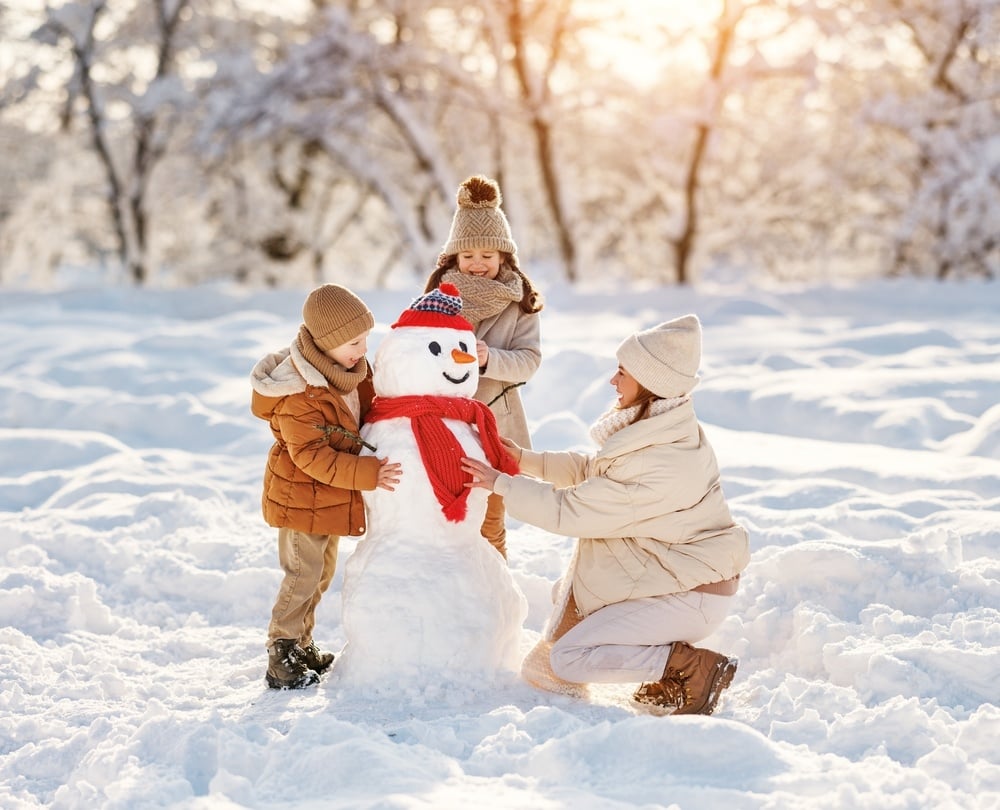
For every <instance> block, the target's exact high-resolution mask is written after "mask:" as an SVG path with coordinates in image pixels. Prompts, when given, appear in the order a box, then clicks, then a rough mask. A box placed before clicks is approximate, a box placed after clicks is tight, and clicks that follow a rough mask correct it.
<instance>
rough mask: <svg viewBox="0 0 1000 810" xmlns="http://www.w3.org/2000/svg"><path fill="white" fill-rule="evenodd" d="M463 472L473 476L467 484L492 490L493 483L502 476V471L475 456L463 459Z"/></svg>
mask: <svg viewBox="0 0 1000 810" xmlns="http://www.w3.org/2000/svg"><path fill="white" fill-rule="evenodd" d="M462 472H465V473H468V474H469V475H471V476H472V480H471V481H470V482H469V483H467V484H466V485H465V486H467V487H470V488H471V487H478V488H479V489H488V490H489V491H490V492H492V491H493V485H494V484H495V483H496V481H497V478H499V477H500V473H499V472H497V471H496V470H494V469H493V468H492V467H491V466H490V465H489V464H484V463H483V462H481V461H478V460H477V459H474V458H463V459H462Z"/></svg>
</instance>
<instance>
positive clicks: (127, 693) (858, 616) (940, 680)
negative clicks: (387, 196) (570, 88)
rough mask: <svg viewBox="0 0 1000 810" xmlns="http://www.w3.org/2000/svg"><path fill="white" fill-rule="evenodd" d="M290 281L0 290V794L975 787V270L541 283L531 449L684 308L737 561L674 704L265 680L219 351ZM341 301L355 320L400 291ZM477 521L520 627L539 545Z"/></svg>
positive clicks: (199, 800)
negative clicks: (811, 283) (496, 550)
mask: <svg viewBox="0 0 1000 810" xmlns="http://www.w3.org/2000/svg"><path fill="white" fill-rule="evenodd" d="M415 286H416V285H415ZM305 292H306V291H305V290H299V291H294V292H280V293H276V292H267V293H263V292H261V293H248V292H244V291H239V290H233V289H229V288H211V289H200V290H187V291H171V292H150V291H147V292H141V291H134V290H127V289H99V290H98V289H95V290H77V291H65V292H59V293H49V294H35V293H25V292H12V291H9V290H5V291H3V292H2V294H0V342H2V345H3V347H4V351H3V355H2V360H0V368H2V371H3V373H2V374H0V672H2V684H3V685H2V691H0V807H3V808H5V810H22V809H23V808H37V807H53V808H88V809H89V808H137V809H140V808H141V809H145V808H155V807H170V808H199V809H201V810H209V809H211V810H217V809H221V810H226V808H261V809H263V808H316V809H317V810H318V808H342V809H344V810H347V809H350V810H360V809H367V808H394V809H399V810H403V809H404V808H405V809H406V810H416V809H417V808H427V810H431V809H433V810H442V808H444V809H450V808H455V809H456V810H458V808H462V810H465V809H466V808H505V809H506V808H525V809H526V810H527V809H530V810H555V809H556V808H574V810H615V808H672V807H677V808H698V809H699V810H710V809H711V808H720V810H721V809H723V808H724V810H733V809H734V808H736V809H737V810H744V809H745V808H776V809H777V808H781V809H782V810H785V809H787V808H873V810H874V809H876V808H877V810H887V809H891V808H935V809H936V810H942V809H947V808H997V807H1000V756H998V753H997V750H998V745H997V742H998V740H1000V708H998V706H997V696H998V694H1000V687H998V682H1000V405H998V404H997V403H1000V284H996V283H994V284H978V283H977V284H971V283H970V284H949V285H938V284H934V283H917V282H912V281H907V282H896V283H878V284H869V285H866V286H862V287H858V288H852V289H837V288H833V287H823V288H811V289H800V290H785V291H777V290H773V291H768V292H762V291H759V290H749V289H743V288H730V287H705V288H702V289H700V290H696V291H692V290H681V291H678V290H675V289H660V290H646V291H639V290H637V291H633V292H628V293H624V294H622V293H617V294H614V295H612V294H609V293H607V292H598V291H593V292H590V293H586V292H580V291H571V290H568V289H563V288H555V289H553V288H550V289H548V290H547V298H548V308H547V309H546V311H545V312H544V313H543V315H542V328H543V356H544V359H543V362H542V366H541V369H540V370H539V372H538V374H537V376H536V377H535V379H534V380H532V381H531V382H530V383H529V384H528V385H527V386H526V387H525V388H524V389H522V390H523V392H524V399H525V405H526V408H527V410H528V414H529V417H530V418H531V420H532V428H533V432H534V437H535V444H536V447H540V448H543V449H544V448H565V447H570V446H587V444H588V439H587V428H588V426H589V424H590V423H591V422H592V421H593V420H594V419H595V418H596V417H597V416H598V415H599V414H600V413H601V412H602V411H603V410H604V409H605V407H606V406H607V405H608V404H609V403H610V402H611V401H612V394H613V391H612V389H611V387H610V386H609V385H608V383H607V380H608V379H609V378H610V376H611V374H612V372H613V370H614V365H615V361H614V350H615V348H616V347H617V345H618V343H619V341H620V340H621V339H622V338H623V337H624V336H626V335H627V334H628V333H629V332H631V331H633V330H635V329H638V328H645V327H647V326H650V325H652V324H654V323H656V322H659V321H661V320H664V319H666V318H668V317H673V316H676V315H680V314H683V313H685V312H696V313H697V314H698V315H699V316H700V317H701V318H702V321H703V324H704V327H705V338H704V340H705V346H704V362H703V366H702V378H703V382H702V384H701V385H700V386H699V388H698V389H696V391H695V406H696V410H697V412H698V414H699V416H700V417H701V419H702V421H703V422H704V423H705V427H706V432H707V433H708V436H709V438H710V440H711V441H712V442H713V444H714V446H715V449H716V453H717V455H718V457H719V461H720V464H721V466H722V470H723V483H724V488H725V490H726V493H727V495H728V496H729V499H730V503H731V506H732V509H733V512H734V514H735V515H736V517H737V519H738V520H739V521H741V522H742V523H744V524H745V525H746V526H747V528H748V529H749V530H750V533H751V543H752V549H753V560H752V562H751V564H750V567H749V569H748V570H747V571H746V573H745V575H744V580H743V588H742V590H741V592H740V593H739V595H738V596H737V598H736V600H735V606H734V611H733V613H732V615H731V616H730V618H729V619H728V620H727V621H726V622H725V623H724V624H723V626H722V627H721V628H720V630H719V631H718V632H717V633H716V634H715V636H713V637H712V638H711V639H709V641H708V642H706V646H712V647H714V648H717V649H720V650H722V651H725V652H727V653H729V654H735V655H737V656H738V657H739V658H740V669H739V672H738V673H737V676H736V679H735V681H734V682H733V686H732V687H731V689H730V690H729V691H728V692H727V693H726V694H725V695H724V696H723V699H722V701H721V703H720V706H719V709H718V711H717V714H716V715H715V716H712V717H683V718H673V719H671V718H658V717H651V716H641V715H636V714H633V713H632V712H631V711H630V710H629V709H628V708H627V707H626V706H625V705H624V703H623V701H622V695H623V694H627V692H628V688H624V687H623V688H611V687H606V688H603V689H602V690H597V691H596V692H595V695H594V698H593V700H592V701H590V702H579V701H575V700H573V699H571V698H568V697H562V696H558V697H557V696H553V695H549V694H547V693H543V692H538V691H536V690H534V689H532V688H531V687H529V686H527V685H526V684H524V683H523V682H520V681H519V679H518V678H517V676H516V674H514V673H510V674H506V675H503V676H502V677H500V678H499V679H498V682H497V683H495V684H490V685H482V684H476V683H471V684H469V683H460V682H452V681H451V680H450V679H449V678H448V677H447V673H445V677H443V678H442V683H441V684H440V686H439V687H438V688H425V689H422V690H416V691H414V690H409V691H406V690H404V691H399V690H390V691H388V692H387V691H386V690H380V689H379V688H378V684H372V685H371V686H370V687H366V688H364V689H360V688H357V687H353V688H350V687H348V686H347V685H346V684H341V683H338V675H337V670H336V666H335V667H334V670H333V671H332V672H331V674H330V675H328V676H327V677H325V678H324V680H323V681H322V683H321V684H320V686H319V687H318V688H316V689H312V690H309V691H305V692H275V691H271V690H268V689H266V687H265V685H264V680H263V675H264V667H265V652H264V647H263V645H264V633H265V628H266V624H267V620H268V616H269V612H270V608H271V603H272V600H273V598H274V595H275V593H276V589H277V586H278V582H279V569H278V566H277V561H276V545H275V531H274V530H272V529H270V528H268V527H267V526H266V525H264V523H263V521H262V519H261V518H260V515H259V506H258V503H259V495H260V485H261V473H262V470H263V464H264V457H265V454H266V452H267V449H268V447H269V445H270V438H269V433H268V430H267V426H266V425H265V423H263V422H261V421H259V420H256V419H254V418H253V417H252V416H251V415H250V412H249V407H248V403H249V396H250V390H249V382H248V374H249V371H250V368H251V366H252V365H253V363H254V362H255V361H256V360H257V359H258V358H259V357H260V356H261V355H263V354H264V353H266V352H268V351H272V350H274V349H277V348H280V347H282V346H285V345H287V344H288V342H289V341H290V340H291V339H292V338H293V336H294V334H295V332H296V329H297V327H298V323H299V313H300V308H301V303H302V300H303V299H304V296H305ZM359 292H360V293H361V294H362V296H363V297H364V298H365V299H366V301H368V303H369V305H370V306H371V307H372V309H373V311H374V312H375V316H376V319H377V321H378V325H377V327H376V332H375V334H374V340H373V344H376V345H377V343H378V340H379V338H380V336H381V335H382V334H384V332H385V330H386V328H387V325H388V324H389V323H390V322H392V320H394V319H395V317H396V316H397V315H398V314H399V312H400V311H401V310H402V309H403V308H404V307H405V306H406V305H407V304H408V303H409V301H410V299H411V297H412V296H413V295H415V294H416V292H417V290H416V289H414V290H410V291H403V292H394V291H383V292H365V291H359ZM373 353H374V346H373V348H372V351H371V352H370V354H369V356H372V354H373ZM508 546H509V550H510V551H509V554H510V566H511V569H512V571H513V574H514V577H515V579H516V581H517V583H518V585H519V586H520V587H521V589H522V590H523V592H524V593H525V595H526V596H527V598H528V602H529V614H528V618H527V620H526V623H525V627H524V632H523V636H524V638H523V645H522V646H523V648H524V649H525V650H527V649H528V648H530V646H531V645H532V643H533V642H534V640H535V639H536V638H537V636H538V632H539V631H540V630H541V627H542V625H543V623H544V621H545V617H546V615H547V610H548V600H549V591H550V587H551V585H552V583H553V582H554V581H555V579H556V578H557V577H558V576H559V574H560V573H561V571H562V569H563V566H564V565H565V564H566V562H567V561H568V558H569V554H570V549H571V539H570V538H564V537H558V536H553V535H549V534H547V533H544V532H541V531H539V530H537V529H534V528H532V527H528V526H522V525H519V524H511V531H510V533H509V535H508ZM353 549H354V541H347V540H345V541H344V542H343V543H342V545H341V560H342V561H343V560H345V559H346V558H347V556H348V555H349V554H350V553H351V551H353ZM342 569H343V562H342V564H341V570H342ZM414 576H415V577H421V578H425V579H426V581H427V586H428V587H433V582H434V580H433V575H432V572H414ZM341 582H342V579H341V575H340V574H338V577H337V579H336V581H335V582H334V585H333V588H332V590H331V591H330V593H329V594H328V596H327V598H326V599H325V600H324V602H323V603H322V605H321V608H320V612H319V616H318V619H319V621H318V627H317V638H318V639H319V640H320V641H321V642H322V643H323V644H325V645H327V646H329V647H331V648H333V649H338V648H339V646H340V645H342V644H343V642H344V635H343V627H342V624H341V621H340V618H341V600H340V585H341Z"/></svg>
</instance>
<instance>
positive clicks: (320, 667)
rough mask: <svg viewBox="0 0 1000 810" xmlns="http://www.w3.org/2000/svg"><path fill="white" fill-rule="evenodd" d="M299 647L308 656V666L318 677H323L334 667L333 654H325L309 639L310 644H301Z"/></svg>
mask: <svg viewBox="0 0 1000 810" xmlns="http://www.w3.org/2000/svg"><path fill="white" fill-rule="evenodd" d="M299 647H300V648H301V650H302V652H303V653H305V656H306V666H307V667H309V669H311V670H312V671H313V672H315V673H316V674H317V675H322V674H323V673H324V672H326V671H327V670H328V669H329V668H330V667H331V666H333V653H332V652H323V651H322V650H320V648H319V647H317V646H316V642H315V641H313V640H312V639H309V643H308V644H302V643H301V642H299Z"/></svg>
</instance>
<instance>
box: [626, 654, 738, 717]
mask: <svg viewBox="0 0 1000 810" xmlns="http://www.w3.org/2000/svg"><path fill="white" fill-rule="evenodd" d="M737 663H738V662H737V661H736V659H735V658H726V656H724V655H722V654H721V653H717V652H712V651H711V650H703V649H701V648H699V647H692V646H691V645H690V644H688V643H687V642H684V641H676V642H674V645H673V649H671V650H670V657H669V658H668V659H667V666H666V668H665V669H664V670H663V677H662V678H660V680H658V681H656V682H655V683H644V684H643V685H642V686H640V687H639V688H638V689H636V690H635V694H633V695H632V700H633V701H634V702H635V703H637V704H639V705H640V706H642V707H643V708H646V709H649V710H651V711H653V712H656V713H663V714H666V713H669V714H711V713H712V712H713V711H715V704H716V703H718V702H719V695H720V694H722V690H723V689H725V688H726V687H727V686H729V684H731V683H732V682H733V676H734V675H735V674H736V667H737Z"/></svg>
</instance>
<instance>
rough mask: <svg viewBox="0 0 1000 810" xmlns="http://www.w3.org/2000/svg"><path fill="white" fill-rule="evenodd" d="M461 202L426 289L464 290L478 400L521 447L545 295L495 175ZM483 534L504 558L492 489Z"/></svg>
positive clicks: (475, 182) (499, 508) (498, 504)
mask: <svg viewBox="0 0 1000 810" xmlns="http://www.w3.org/2000/svg"><path fill="white" fill-rule="evenodd" d="M457 198H458V208H457V209H456V210H455V216H454V218H453V220H452V223H451V232H450V233H449V235H448V241H447V242H445V244H444V247H443V248H442V249H441V255H440V256H439V257H438V263H437V267H436V269H435V270H434V272H433V273H431V275H430V277H429V278H428V279H427V284H426V286H425V288H424V292H425V293H428V292H431V291H432V290H435V289H437V288H438V287H440V286H441V283H442V282H448V283H450V284H454V285H455V286H456V287H457V288H458V290H459V292H460V293H461V296H462V317H463V318H465V319H466V320H467V321H469V322H470V323H471V324H472V327H473V330H474V332H475V335H476V355H477V356H478V358H479V388H478V389H477V390H476V393H475V399H477V400H479V401H480V402H485V403H486V404H487V405H489V407H490V410H492V411H493V415H494V416H495V417H496V420H497V428H498V429H499V431H500V434H501V435H502V436H504V437H506V438H508V439H511V440H513V441H514V442H515V443H516V444H518V445H519V446H521V447H531V438H530V436H529V434H528V421H527V418H526V417H525V414H524V406H523V405H522V404H521V396H520V394H519V393H518V390H517V388H518V386H520V385H523V384H524V383H525V382H527V381H528V380H529V379H531V377H532V375H533V374H534V373H535V372H536V371H537V370H538V365H539V363H541V360H542V354H541V349H540V347H539V324H538V320H539V319H538V313H539V312H541V310H542V306H543V304H542V299H541V296H540V295H539V294H538V292H537V290H535V288H534V286H533V285H532V283H531V281H530V280H529V279H528V277H527V276H526V275H524V273H523V272H521V268H520V267H518V262H517V245H516V244H515V243H514V240H513V238H512V237H511V234H510V225H509V224H508V223H507V217H506V216H505V215H504V212H503V209H502V208H501V207H500V204H501V202H502V197H501V195H500V187H499V186H498V185H497V183H496V181H494V180H491V179H490V178H488V177H483V176H482V175H476V176H473V177H469V178H468V179H466V180H465V181H464V182H463V183H462V184H461V185H460V186H459V187H458V194H457ZM481 532H482V535H483V537H485V538H486V539H487V540H488V541H489V542H490V544H491V545H492V546H493V547H494V548H495V549H496V550H497V551H498V552H500V554H501V555H502V556H503V557H504V559H506V558H507V530H506V527H505V524H504V502H503V498H502V497H501V496H500V495H499V494H496V493H494V494H491V495H490V497H489V501H488V503H487V509H486V518H485V520H484V521H483V526H482V530H481Z"/></svg>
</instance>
